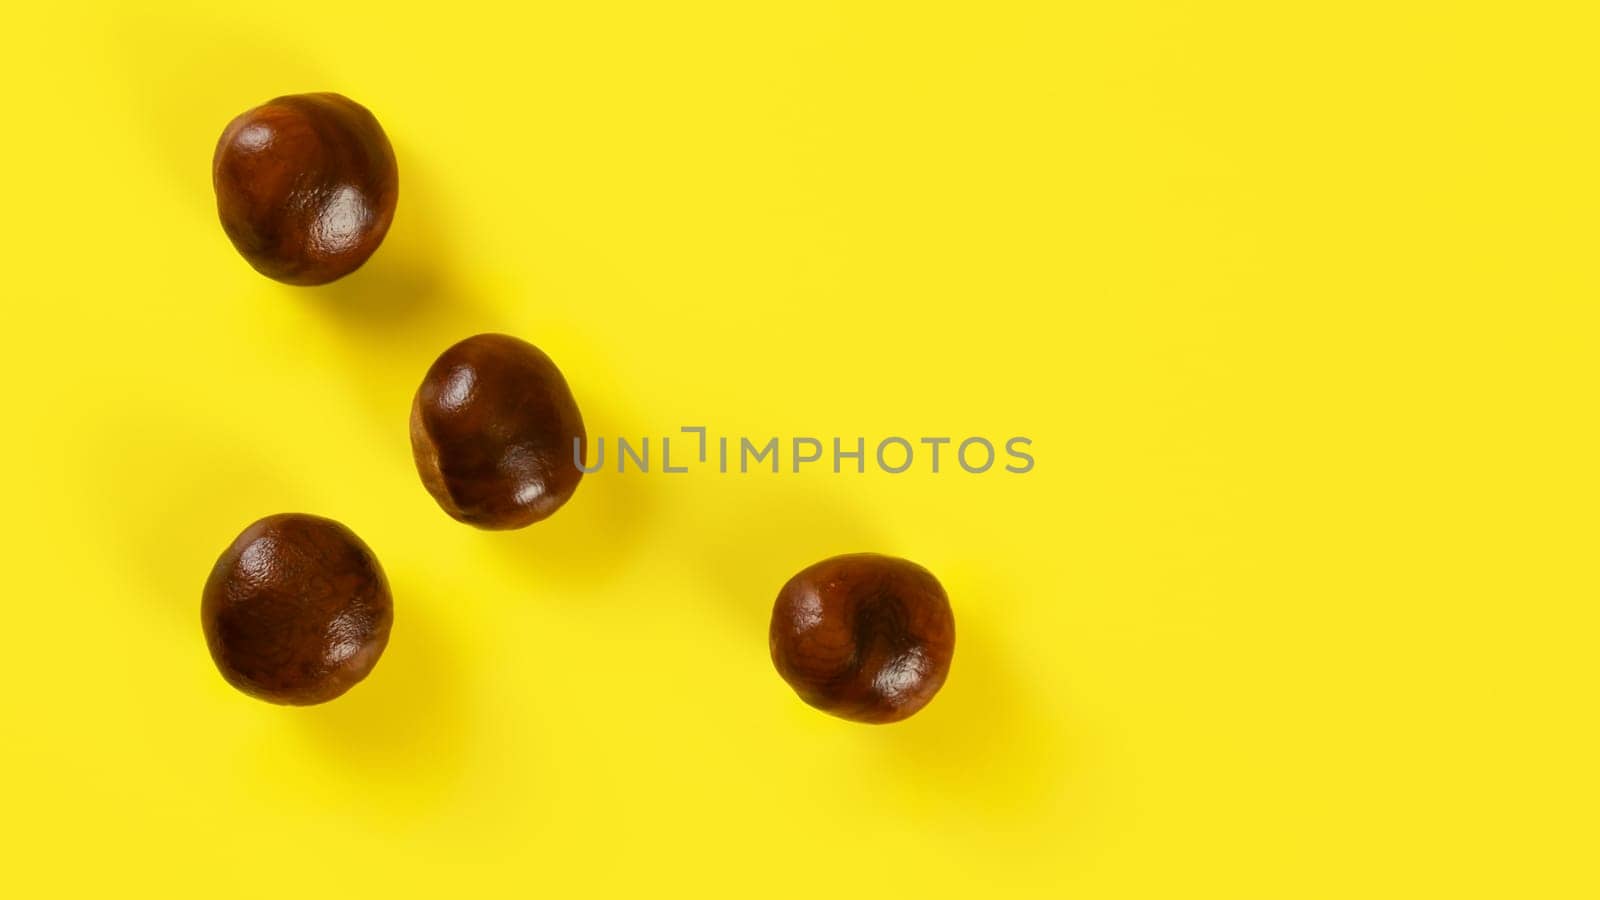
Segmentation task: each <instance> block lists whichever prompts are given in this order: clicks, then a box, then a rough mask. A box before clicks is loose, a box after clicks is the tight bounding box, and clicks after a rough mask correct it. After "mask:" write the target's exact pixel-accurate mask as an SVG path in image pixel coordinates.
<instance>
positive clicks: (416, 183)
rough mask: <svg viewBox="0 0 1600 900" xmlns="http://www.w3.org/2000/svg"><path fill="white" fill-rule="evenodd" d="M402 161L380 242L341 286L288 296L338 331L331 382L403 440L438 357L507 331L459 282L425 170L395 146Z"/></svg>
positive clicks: (286, 290) (291, 290) (297, 290)
mask: <svg viewBox="0 0 1600 900" xmlns="http://www.w3.org/2000/svg"><path fill="white" fill-rule="evenodd" d="M395 155H396V157H397V158H398V159H399V161H400V162H399V167H400V199H399V202H398V204H397V205H396V207H395V215H394V222H393V224H392V225H391V226H390V228H389V233H388V235H387V236H385V238H384V240H383V244H382V245H381V246H380V247H379V248H378V249H377V251H376V252H375V253H373V255H372V257H371V258H370V259H368V260H367V262H366V264H365V265H363V266H362V267H361V268H359V269H357V270H356V271H354V272H352V273H350V274H349V275H347V276H345V277H344V278H341V279H339V280H338V281H334V282H332V283H330V284H325V285H320V286H316V287H309V288H305V287H291V286H284V287H282V288H281V291H282V293H283V294H284V295H286V298H287V299H289V300H291V301H293V302H297V303H301V304H306V305H308V306H309V307H310V308H312V309H313V310H314V311H315V312H316V314H317V315H319V316H322V317H323V318H324V319H325V320H326V321H328V322H329V323H330V324H331V325H332V326H333V329H334V333H335V335H336V337H337V339H338V342H339V344H340V346H341V348H342V350H343V352H342V353H340V354H339V355H338V356H337V357H336V358H335V359H334V360H332V364H333V365H340V364H342V365H343V367H344V369H343V371H338V372H331V373H330V377H335V376H337V377H340V378H343V379H344V380H345V381H347V382H348V383H351V384H354V385H355V386H356V387H357V388H358V389H359V390H360V392H361V394H362V396H363V398H364V400H365V401H366V402H367V405H368V409H369V411H370V412H371V413H372V414H373V416H375V417H376V418H377V420H378V421H379V422H380V425H381V427H383V428H385V429H392V430H393V431H394V432H395V433H397V434H405V433H406V423H407V421H408V417H409V416H410V413H411V399H412V396H413V395H414V394H415V393H416V390H417V386H418V385H419V384H421V383H422V378H423V375H424V374H426V373H427V371H428V367H429V366H431V365H432V364H433V361H434V360H435V359H437V358H438V356H439V354H440V353H442V352H443V351H444V350H445V349H446V348H447V347H449V346H450V345H452V344H454V343H456V342H457V341H459V340H461V339H462V338H465V337H470V336H471V335H474V334H480V333H482V332H487V331H506V330H508V325H507V323H506V321H505V320H504V318H503V316H501V315H499V314H497V313H495V312H494V311H492V310H490V309H489V307H488V306H487V305H486V304H484V303H483V302H482V301H481V300H480V299H479V298H478V297H477V296H476V295H475V294H474V293H473V291H472V289H471V288H469V287H468V279H466V278H464V277H462V276H461V274H460V272H461V270H460V268H459V267H460V265H461V262H460V260H459V258H458V257H457V255H456V252H455V251H456V247H455V244H454V242H453V240H452V238H451V237H450V232H451V229H450V227H449V224H448V222H447V220H446V218H445V216H444V214H443V212H442V205H441V204H440V203H439V198H440V196H441V195H440V193H439V188H438V186H437V183H436V182H435V181H434V180H433V179H432V178H431V176H430V174H429V171H428V168H427V163H426V162H425V161H424V159H423V158H422V157H421V156H420V155H419V154H415V153H410V152H408V148H407V147H406V146H404V145H403V144H402V143H398V142H397V143H396V144H395ZM534 343H537V341H534Z"/></svg>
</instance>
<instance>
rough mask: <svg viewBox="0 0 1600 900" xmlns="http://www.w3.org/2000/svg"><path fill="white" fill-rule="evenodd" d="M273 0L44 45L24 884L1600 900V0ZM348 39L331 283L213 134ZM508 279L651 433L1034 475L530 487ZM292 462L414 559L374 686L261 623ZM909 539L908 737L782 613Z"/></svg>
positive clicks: (15, 446)
mask: <svg viewBox="0 0 1600 900" xmlns="http://www.w3.org/2000/svg"><path fill="white" fill-rule="evenodd" d="M230 6H235V5H233V4H216V5H211V4H193V5H183V4H177V3H170V2H159V0H158V2H151V3H101V4H88V5H76V4H67V5H64V6H63V5H58V4H37V5H33V6H31V7H29V8H25V9H13V10H10V11H8V12H7V14H6V16H7V19H8V24H7V25H6V27H5V28H4V32H5V33H4V34H3V35H0V51H3V52H0V76H3V83H4V85H5V87H4V88H3V89H0V90H3V91H4V94H5V120H6V123H7V128H6V132H5V135H6V136H5V139H4V141H3V142H0V164H3V169H0V171H3V172H4V184H5V193H4V209H5V214H4V215H3V216H0V247H3V248H4V253H5V256H6V267H5V268H6V287H5V289H4V294H5V312H4V316H5V328H4V344H5V346H4V354H3V356H0V375H3V376H4V381H3V383H4V385H5V386H6V388H7V390H6V392H5V406H6V415H5V422H6V423H7V425H6V431H5V438H4V440H3V441H0V463H3V468H0V471H3V472H4V473H5V475H6V477H7V481H8V485H7V491H6V494H7V498H8V500H9V511H8V515H7V516H6V517H5V520H4V524H3V525H0V552H3V555H4V563H5V565H4V570H5V578H4V587H3V591H0V593H3V597H4V603H5V608H4V619H5V629H4V632H5V633H4V636H3V637H0V679H3V680H0V683H3V684H4V689H5V716H4V734H3V740H0V773H3V774H0V779H3V781H0V807H3V809H4V814H3V817H0V860H3V865H0V894H5V895H6V896H12V897H32V896H42V895H49V894H63V895H83V896H102V897H103V896H128V895H136V896H137V895H149V896H159V897H189V896H195V897H220V896H229V897H274V898H281V897H310V896H346V897H350V896H373V897H412V896H416V897H424V896H456V895H458V894H457V893H456V892H458V891H460V892H462V893H461V894H459V895H462V896H542V897H582V896H617V897H646V896H685V897H707V896H729V897H883V896H905V897H919V898H935V897H991V896H993V897H1093V898H1111V897H1163V898H1174V897H1207V898H1210V897H1217V898H1269V897H1270V898H1276V897H1294V898H1309V897H1330V898H1332V897H1339V898H1345V897H1357V896H1360V897H1373V896H1395V897H1408V898H1414V897H1421V896H1451V897H1461V896H1484V897H1508V896H1527V897H1541V898H1545V897H1578V896H1587V897H1592V896H1595V894H1596V892H1597V891H1600V884H1597V883H1596V881H1597V879H1596V876H1595V874H1594V871H1595V870H1594V867H1593V851H1594V843H1595V838H1596V831H1595V813H1594V810H1595V808H1596V805H1597V803H1600V796H1597V793H1600V792H1597V789H1596V788H1597V785H1596V776H1595V774H1594V769H1595V759H1596V757H1597V750H1600V747H1597V742H1596V739H1595V733H1596V726H1595V711H1596V707H1595V703H1596V688H1597V686H1600V685H1597V680H1600V679H1597V677H1596V662H1595V644H1596V638H1597V627H1596V626H1597V624H1600V621H1597V615H1596V611H1595V605H1596V601H1597V600H1600V577H1597V575H1596V560H1597V553H1596V544H1597V539H1600V525H1597V522H1600V516H1597V512H1596V510H1597V504H1600V478H1597V476H1596V467H1597V461H1600V439H1597V437H1600V431H1597V426H1596V414H1595V408H1596V391H1597V388H1600V363H1597V358H1600V346H1597V339H1600V305H1597V304H1600V274H1597V273H1600V268H1597V265H1596V260H1597V248H1600V227H1597V222H1600V217H1597V210H1600V178H1597V172H1600V132H1597V126H1596V121H1597V118H1596V115H1595V110H1594V106H1595V102H1596V97H1597V96H1600V70H1597V68H1596V65H1595V61H1594V48H1595V46H1596V43H1597V39H1600V29H1597V27H1596V26H1597V21H1596V13H1595V11H1594V5H1593V4H1591V3H1580V2H1569V3H1537V2H1535V3H1523V4H1477V3H1469V4H1458V3H1387V2H1386V3H1369V2H1357V3H1354V4H1351V3H1339V4H1284V3H1267V2H1260V3H1243V2H1222V3H1200V2H1193V3H1178V2H1133V3H1100V4H1089V3H1083V4H1067V3H1045V2H1039V3H1012V2H997V3H974V4H943V3H933V4H929V3H893V4H879V3H773V4H769V3H735V2H728V3H718V4H706V3H681V4H642V3H638V4H636V3H620V4H582V3H545V2H532V3H515V4H504V5H499V6H478V5H475V4H472V3H459V4H446V5H442V6H441V5H432V6H421V5H411V4H393V3H352V4H344V3H328V2H320V3H303V2H297V0H291V2H284V3H272V4H265V5H255V6H252V5H237V8H236V9H233V10H232V11H229V7H230ZM315 90H332V91H339V92H342V93H345V94H347V95H349V96H350V97H352V98H355V99H356V100H358V101H360V102H361V103H363V104H365V105H367V106H368V107H370V108H371V109H372V110H373V111H374V113H375V114H376V115H377V116H378V118H379V119H380V121H381V122H382V123H383V125H384V127H385V128H386V129H387V130H388V133H389V135H390V137H391V139H392V140H393V142H394V145H395V149H396V152H397V155H398V159H399V165H400V179H401V194H400V205H399V211H398V213H397V216H396V219H395V223H394V227H393V231H392V232H391V233H390V235H389V238H388V240H387V242H386V243H385V245H384V246H383V248H382V249H381V250H379V251H378V253H377V255H376V256H374V257H373V259H372V260H371V262H369V263H368V264H367V266H366V267H365V268H363V269H362V270H361V271H359V272H358V273H356V274H355V275H353V276H351V277H349V278H348V279H345V280H344V281H341V282H339V283H337V284H335V285H332V286H328V287H324V288H317V289H297V288H291V287H286V286H282V285H279V284H276V283H274V282H271V281H268V280H266V279H264V278H262V277H260V276H258V275H256V274H255V273H254V272H253V271H252V270H251V269H250V268H249V267H248V266H247V265H246V264H245V263H244V261H243V260H242V259H240V257H239V256H238V255H237V254H236V253H235V252H234V250H233V249H232V247H231V246H230V245H229V243H228V241H227V239H226V238H225V236H224V235H223V234H222V231H221V228H220V227H219V226H218V223H217V221H216V213H215V206H214V200H213V197H212V193H211V184H210V169H209V166H210V159H211V153H212V148H213V145H214V142H215V140H216V138H217V136H218V134H219V133H220V132H221V129H222V127H223V125H224V124H225V123H226V122H227V121H228V120H229V119H230V118H231V117H232V116H234V115H235V114H237V113H239V112H241V111H243V110H244V109H246V108H248V107H250V106H253V105H255V104H257V103H260V102H262V101H264V100H267V99H269V98H271V97H274V96H277V95H280V94H286V93H294V92H300V91H315ZM482 331H504V332H508V333H512V334H516V335H519V336H521V337H524V338H526V339H528V340H530V341H532V342H533V343H535V344H538V345H539V346H540V347H542V348H543V349H544V350H545V351H546V352H548V353H549V354H550V355H551V356H552V357H553V358H554V359H555V360H556V361H557V363H558V364H559V365H560V366H561V367H562V369H563V370H564V372H565V373H566V376H567V378H568V380H569V382H570V383H571V385H572V387H573V390H574V392H575V394H576V396H577V398H578V401H579V403H580V405H581V406H582V409H583V411H584V414H585V417H586V419H587V422H588V426H589V431H590V434H591V436H600V435H603V436H606V437H607V438H608V439H614V438H615V437H616V436H624V437H628V438H630V439H637V438H640V437H644V436H651V437H652V438H653V441H654V440H659V439H660V437H661V436H664V435H670V434H679V429H680V428H681V427H683V426H694V425H703V426H706V427H707V428H709V429H710V430H711V433H712V434H713V435H731V436H736V437H737V436H749V437H751V438H752V439H758V440H764V439H765V438H767V437H769V436H779V437H782V438H785V439H787V438H789V437H792V436H798V435H807V436H818V437H822V438H824V439H826V438H831V437H834V436H840V437H842V438H844V439H845V440H846V441H847V443H848V442H851V441H853V440H854V438H856V437H857V436H861V437H864V438H866V439H867V440H868V441H869V447H871V446H872V443H871V442H875V441H877V440H879V439H881V438H883V437H886V436H896V435H903V436H907V437H909V438H911V439H912V440H913V441H915V440H916V439H917V438H920V437H922V436H949V437H952V438H953V439H955V440H956V441H960V440H962V439H965V438H967V437H972V436H979V437H984V438H987V439H990V440H994V441H996V442H1000V441H1004V440H1005V439H1007V438H1009V437H1012V436H1017V435H1022V436H1026V437H1028V438H1030V439H1031V440H1032V445H1031V448H1032V452H1033V455H1034V457H1035V459H1036V465H1035V467H1034V469H1033V470H1032V471H1030V472H1027V473H1025V474H1011V473H1006V472H1003V471H1000V469H999V466H996V468H995V469H994V470H992V471H989V472H986V473H983V474H980V475H973V474H968V473H966V472H964V471H961V470H960V469H959V468H955V467H953V466H951V465H950V464H949V460H948V458H947V459H946V460H945V465H944V467H943V468H942V470H941V471H940V472H939V473H938V474H934V473H932V472H930V471H928V470H927V468H926V467H925V466H924V465H923V464H922V463H921V462H920V461H919V464H918V465H917V466H916V467H914V468H913V470H912V471H910V472H907V473H905V474H899V475H895V474H888V473H885V472H882V471H869V472H868V473H866V474H854V473H850V472H845V473H841V474H837V475H836V474H834V473H833V472H832V471H831V466H826V465H824V466H811V467H808V468H807V469H806V470H804V471H802V472H801V473H800V474H794V473H792V472H791V471H788V469H787V466H786V467H785V471H784V472H782V473H780V474H776V475H774V474H772V473H771V472H770V471H766V472H759V473H757V472H751V473H748V474H738V473H736V472H735V473H729V474H720V473H718V472H716V471H715V470H714V468H712V469H708V468H705V467H699V468H696V469H694V470H693V471H691V472H689V473H686V474H671V475H669V474H663V473H661V472H659V470H657V471H652V472H651V473H649V474H640V473H637V472H632V471H630V472H629V473H627V474H617V473H616V472H615V471H608V472H601V473H596V474H595V475H591V476H589V477H588V478H586V479H585V481H584V483H583V485H582V486H581V487H580V489H579V491H578V493H577V495H576V497H575V498H574V500H573V501H572V503H571V504H570V505H569V506H568V507H567V508H565V509H564V510H562V511H561V512H560V513H559V514H557V515H556V516H555V517H554V518H552V519H550V520H549V521H546V522H544V523H541V524H538V525H535V526H533V527H531V528H528V529H526V530H524V531H520V532H513V533H487V532H479V531H475V530H473V529H470V528H467V527H465V526H462V525H459V524H457V523H455V522H453V521H451V520H450V519H449V518H447V517H446V516H445V515H444V514H443V513H442V512H441V511H440V510H439V509H438V508H437V506H436V505H435V504H434V503H433V501H432V500H431V499H430V498H429V497H428V495H427V493H426V492H425V491H424V490H423V488H422V486H421V484H420V482H419V480H418V478H417V475H416V473H415V470H414V468H413V465H412V462H411V458H410V448H409V443H408V438H407V430H406V417H407V413H408V409H409V404H410V400H411V394H412V392H413V390H414V389H415V387H416V385H417V383H418V381H419V380H420V379H421V376H422V373H423V372H424V371H425V370H426V368H427V366H428V364H429V363H430V362H431V361H432V359H433V358H434V356H435V355H437V354H438V353H439V351H441V350H442V349H444V348H445V347H446V346H448V345H449V344H450V343H453V342H454V341H456V340H457V339H459V338H462V337H465V336H467V335H469V334H473V333H477V332H482ZM679 449H680V448H679V446H678V445H677V443H676V442H675V444H674V453H675V454H676V453H678V452H679ZM1003 461H1004V460H1003V459H1002V462H1003ZM869 468H874V469H875V466H872V467H869ZM282 511H305V512H313V513H318V514H322V515H326V516H330V517H333V518H336V519H339V520H340V521H343V522H345V523H346V524H348V525H349V526H351V527H352V528H353V529H354V530H355V531H356V532H357V533H359V534H360V535H362V537H363V538H364V539H365V540H366V541H367V542H368V543H369V544H371V546H372V547H373V548H374V550H375V551H376V553H377V554H378V556H379V558H380V560H381V561H382V563H383V564H384V566H385V568H386V569H387V572H388V575H389V578H390V581H391V583H392V586H393V590H394V594H395V603H396V624H395V628H394V635H393V639H392V641H391V643H390V645H389V648H388V651H387V653H386V654H385V656H384V657H383V659H382V661H381V662H380V663H379V664H378V667H377V669H376V670H375V671H374V673H373V674H372V676H371V677H370V678H369V679H368V680H367V681H366V682H365V683H363V684H361V685H360V686H358V687H357V688H355V689H354V690H353V691H352V692H351V693H350V694H348V695H347V696H345V697H344V698H342V699H340V700H338V701H336V702H334V703H331V704H328V705H326V706H322V707H317V708H310V709H289V708H279V707H274V706H270V705H267V704H264V703H260V702H257V701H255V700H252V699H250V698H247V697H245V696H243V695H241V694H239V693H237V692H235V691H234V690H232V689H231V688H229V687H228V686H227V684H225V683H224V682H223V680H222V679H221V678H220V677H219V676H218V675H217V673H216V671H215V669H214V667H213V665H212V663H211V660H210V658H209V657H208V655H207V652H206V648H205V645H204V642H203V640H202V637H201V634H200V627H199V619H198V606H199V595H200V587H201V585H202V583H203V582H204V579H205V577H206V575H207V573H208V571H209V568H210V566H211V564H212V562H213V560H214V559H215V558H216V556H217V554H218V553H219V552H220V551H221V550H222V549H223V547H224V546H226V545H227V543H228V542H229V541H230V540H231V539H232V538H233V537H234V535H235V534H237V533H238V531H239V530H240V529H242V528H243V527H244V526H245V525H246V524H248V523H249V522H250V521H252V520H254V519H255V518H257V517H260V516H263V515H266V514H269V513H275V512H282ZM856 550H877V551H881V552H886V553H892V554H897V555H901V556H905V557H908V558H911V559H913V560H916V561H917V562H919V563H921V564H923V565H925V566H927V567H928V568H929V569H931V570H932V571H933V572H934V573H936V574H937V575H938V576H939V578H940V579H941V580H942V581H943V583H944V585H945V587H946V588H947V589H948V591H949V593H950V595H951V599H952V604H953V606H954V609H955V613H956V621H957V634H958V638H957V647H956V655H955V662H954V666H953V669H952V673H951V677H950V680H949V683H948V684H947V686H946V687H945V689H944V691H943V692H942V693H941V694H940V696H939V697H938V698H937V699H936V700H935V701H934V702H933V703H932V704H931V705H930V706H929V707H928V708H927V709H925V710H924V711H923V712H922V713H920V714H919V715H917V716H916V717H914V718H912V719H911V720H909V721H906V722H904V723H901V724H898V725H893V726H885V727H869V726H859V725H852V724H849V723H845V722H842V721H838V720H834V719H830V718H828V717H826V716H824V715H822V714H820V713H817V712H815V711H813V710H811V709H810V708H808V707H806V706H805V705H804V704H803V703H801V702H800V701H799V700H798V699H797V698H796V697H795V696H794V695H793V693H792V692H791V691H790V690H789V689H788V688H787V687H786V686H785V685H784V684H783V682H782V681H781V680H780V679H779V678H778V676H777V675H776V673H775V672H774V671H773V669H772V666H771V663H770V660H769V658H768V651H767V635H766V629H767V619H768V615H769V612H770V609H771V604H772V601H773V598H774V597H775V595H776V592H777V589H778V587H779V586H780V585H781V584H782V583H783V582H784V581H785V580H786V579H787V578H788V577H789V576H790V575H791V574H793V573H794V572H795V571H797V570H798V569H800V568H801V567H803V566H804V565H806V564H808V563H811V562H813V561H815V560H818V559H821V558H823V557H825V556H828V555H831V554H835V553H841V552H847V551H856Z"/></svg>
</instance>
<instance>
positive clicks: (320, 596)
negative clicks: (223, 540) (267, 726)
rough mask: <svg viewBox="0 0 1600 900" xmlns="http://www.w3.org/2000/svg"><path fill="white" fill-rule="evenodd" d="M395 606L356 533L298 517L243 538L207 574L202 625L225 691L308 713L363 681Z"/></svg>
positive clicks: (256, 527)
mask: <svg viewBox="0 0 1600 900" xmlns="http://www.w3.org/2000/svg"><path fill="white" fill-rule="evenodd" d="M393 620H394V604H393V601H392V600H391V599H390V596H389V583H388V581H387V580H386V579H385V578H384V575H383V569H381V568H379V566H378V560H377V559H376V558H375V557H374V556H373V555H372V551H371V550H370V549H368V548H367V545H366V544H364V543H362V542H361V539H360V538H359V537H356V535H355V533H354V532H352V531H351V530H350V529H348V528H346V527H345V526H343V525H341V524H339V523H338V522H335V521H333V520H331V519H324V518H321V517H318V516H310V515H304V514H301V513H284V514H282V515H276V516H268V517H267V518H265V519H262V520H260V521H258V522H256V523H255V524H253V525H251V526H250V527H249V528H246V529H245V530H244V531H243V533H241V534H240V535H239V536H238V537H237V538H235V539H234V541H233V543H232V544H230V545H229V546H228V549H227V550H224V551H223V552H222V556H221V557H220V558H218V559H217V564H216V565H215V566H214V567H213V568H212V570H211V577H210V578H209V579H207V580H206V587H205V593H204V594H203V595H202V599H201V601H200V623H201V626H202V627H203V628H204V630H205V635H206V644H207V646H209V647H210V649H211V658H212V660H214V661H215V662H216V664H217V669H218V670H219V671H220V672H222V677H223V678H226V679H227V680H228V683H229V684H231V685H233V686H234V687H236V688H238V689H239V690H241V691H244V692H245V693H246V694H249V695H251V696H253V697H259V698H261V699H262V700H267V701H270V702H272V703H285V704H292V705H295V706H307V705H310V704H313V703H323V702H325V701H328V700H332V699H333V698H335V697H337V696H339V695H340V694H343V693H344V692H345V691H347V690H349V689H350V688H351V687H352V686H353V685H355V683H356V682H358V681H360V680H361V679H363V678H365V677H366V676H367V673H368V672H371V671H372V667H373V666H374V665H376V664H377V662H378V657H379V656H381V655H382V654H383V648H384V646H385V645H387V644H388V642H389V628H390V625H391V624H392V622H393Z"/></svg>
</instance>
